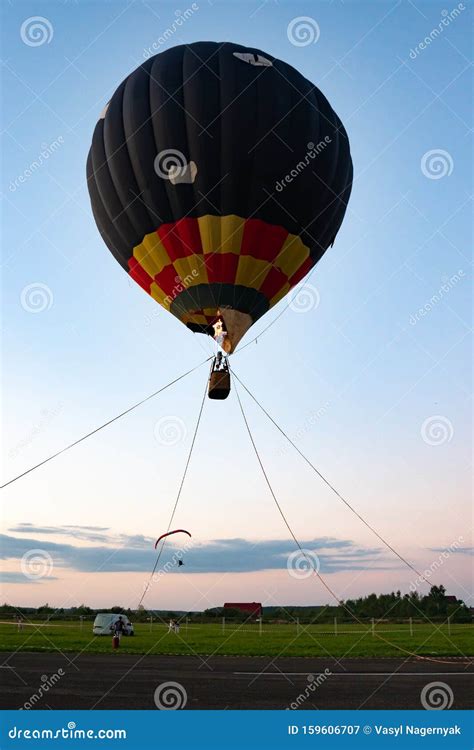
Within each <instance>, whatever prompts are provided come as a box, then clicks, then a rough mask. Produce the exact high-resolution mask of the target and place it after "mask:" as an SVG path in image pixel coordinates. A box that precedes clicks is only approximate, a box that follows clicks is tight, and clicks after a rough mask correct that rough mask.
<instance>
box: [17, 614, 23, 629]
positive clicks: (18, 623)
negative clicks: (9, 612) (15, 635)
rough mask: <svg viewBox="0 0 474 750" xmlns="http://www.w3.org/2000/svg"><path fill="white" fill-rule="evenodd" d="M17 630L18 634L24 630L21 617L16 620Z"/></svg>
mask: <svg viewBox="0 0 474 750" xmlns="http://www.w3.org/2000/svg"><path fill="white" fill-rule="evenodd" d="M16 629H17V630H18V632H20V631H21V630H23V618H21V617H20V616H19V615H18V617H17V618H16Z"/></svg>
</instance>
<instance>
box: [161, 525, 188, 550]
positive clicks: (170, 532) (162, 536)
mask: <svg viewBox="0 0 474 750" xmlns="http://www.w3.org/2000/svg"><path fill="white" fill-rule="evenodd" d="M172 534H187V535H188V536H191V534H190V533H189V531H186V529H175V530H174V531H167V532H166V534H162V535H161V536H159V537H158V539H157V540H156V542H155V549H156V548H157V547H158V544H159V542H161V540H162V539H166V537H167V536H171V535H172Z"/></svg>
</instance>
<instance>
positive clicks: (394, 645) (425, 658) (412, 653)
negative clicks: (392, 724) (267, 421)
mask: <svg viewBox="0 0 474 750" xmlns="http://www.w3.org/2000/svg"><path fill="white" fill-rule="evenodd" d="M232 374H233V375H234V377H235V378H236V379H237V380H238V382H239V383H240V384H241V385H242V386H243V388H245V390H246V391H247V393H249V395H250V396H251V395H252V394H251V393H250V391H248V390H247V388H246V387H245V386H244V384H243V383H242V381H241V380H239V379H238V378H237V376H236V375H235V373H234V372H232ZM235 393H236V395H237V401H238V403H239V407H240V411H241V413H242V417H243V420H244V423H245V427H246V428H247V432H248V435H249V437H250V442H251V443H252V447H253V449H254V452H255V455H256V457H257V460H258V463H259V465H260V468H261V470H262V474H263V476H264V478H265V482H266V484H267V486H268V489H269V490H270V493H271V496H272V498H273V500H274V501H275V505H276V506H277V508H278V511H279V513H280V515H281V517H282V518H283V521H284V522H285V525H286V527H287V529H288V531H289V532H290V534H291V537H292V539H293V541H294V542H295V544H296V546H297V547H298V549H299V551H300V552H301V554H302V556H303V557H304V558H305V560H306V561H307V563H308V565H309V567H310V568H311V569H312V570H313V573H314V574H315V576H316V577H317V578H318V579H319V580H320V581H321V583H322V584H323V586H324V588H325V589H326V590H327V591H328V592H329V593H330V594H331V596H332V597H333V598H334V599H335V600H336V602H337V603H338V605H339V606H340V607H342V608H343V609H344V610H345V611H346V612H347V613H348V614H349V615H350V616H351V617H352V618H353V619H354V620H355V621H356V622H357V623H358V624H359V625H364V622H363V621H362V620H361V619H360V618H359V617H358V616H357V615H356V614H355V613H354V612H352V610H351V609H350V607H348V606H347V604H346V603H345V602H344V601H343V600H341V599H339V597H338V596H337V594H336V593H335V592H334V591H333V590H332V588H331V587H330V586H329V584H328V583H326V581H325V580H324V578H323V577H322V575H321V574H320V572H319V570H318V569H317V567H316V566H315V564H314V562H313V561H312V559H311V558H310V557H309V555H308V554H307V553H306V551H305V550H304V549H303V547H302V546H301V544H300V542H299V541H298V539H297V537H296V535H295V533H294V532H293V529H292V528H291V526H290V524H289V522H288V520H287V518H286V516H285V514H284V512H283V509H282V507H281V505H280V503H279V502H278V500H277V497H276V495H275V492H274V490H273V487H272V485H271V483H270V480H269V478H268V475H267V472H266V470H265V467H264V465H263V462H262V459H261V458H260V454H259V451H258V448H257V445H256V443H255V440H254V438H253V435H252V432H251V429H250V425H249V423H248V420H247V417H246V415H245V411H244V407H243V405H242V401H241V400H240V396H239V391H238V388H237V386H235ZM252 398H253V396H252ZM254 400H256V399H254ZM257 403H258V402H257ZM272 421H273V420H272ZM372 632H373V635H374V636H375V637H376V638H378V639H379V640H381V641H383V642H384V643H386V644H388V645H389V646H391V647H392V648H395V649H398V650H399V651H401V652H402V653H404V654H407V656H409V657H414V658H416V659H422V660H423V661H432V662H437V663H440V664H451V663H452V662H450V661H447V660H443V659H437V658H433V657H430V656H420V655H419V654H417V653H416V652H415V651H410V650H409V649H406V648H404V647H403V646H400V645H398V644H397V643H392V641H389V640H388V638H384V636H382V635H380V633H377V632H375V631H372ZM463 656H465V655H464V654H463ZM465 658H466V659H467V662H466V663H468V664H471V663H472V662H471V661H470V660H469V658H468V657H465Z"/></svg>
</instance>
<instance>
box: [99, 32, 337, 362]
mask: <svg viewBox="0 0 474 750" xmlns="http://www.w3.org/2000/svg"><path fill="white" fill-rule="evenodd" d="M87 178H88V186H89V193H90V198H91V203H92V210H93V213H94V217H95V221H96V223H97V227H98V229H99V231H100V233H101V235H102V237H103V239H104V241H105V243H106V245H107V247H108V248H109V250H110V251H111V253H112V254H113V255H114V257H115V258H116V259H117V260H118V261H119V263H120V264H121V265H122V266H123V268H124V269H125V270H126V271H127V273H128V274H130V276H131V277H132V278H133V279H134V280H135V281H136V282H137V283H138V284H140V286H142V287H143V289H145V291H146V292H148V294H150V295H151V296H152V297H153V298H154V299H155V300H156V301H157V302H158V303H159V304H160V305H162V306H163V307H164V308H165V309H166V310H168V311H169V312H171V313H172V314H173V315H175V316H176V317H177V318H178V319H179V320H180V321H181V322H183V323H184V324H185V325H187V326H188V328H190V329H191V330H193V331H199V332H203V333H208V334H210V335H211V336H213V337H215V338H216V339H217V340H218V341H219V343H220V344H221V346H222V347H223V348H224V350H225V351H227V352H232V351H234V350H235V347H236V346H237V344H238V343H239V341H240V339H241V338H242V336H243V335H244V334H245V333H246V331H247V330H248V329H249V328H250V326H251V325H252V324H253V323H255V321H257V320H258V319H259V318H260V317H261V316H262V315H264V314H265V313H266V312H267V311H268V310H269V309H270V308H271V307H272V306H273V305H275V304H276V303H277V302H278V301H279V300H280V299H281V298H282V297H283V296H284V295H285V294H287V293H288V292H289V291H290V289H291V288H292V287H293V286H295V284H297V283H298V282H299V281H300V280H301V279H303V278H304V276H306V274H307V273H308V272H309V271H310V269H311V268H312V267H313V266H314V264H315V263H317V261H318V260H319V258H320V257H321V256H322V255H323V253H324V252H325V250H326V249H327V248H328V247H329V246H330V245H331V244H332V243H333V241H334V238H335V237H336V234H337V232H338V230H339V227H340V226H341V223H342V220H343V218H344V213H345V211H346V207H347V202H348V200H349V196H350V192H351V184H352V161H351V156H350V149H349V141H348V138H347V134H346V132H345V130H344V127H343V125H342V123H341V121H340V119H339V118H338V116H337V115H336V113H335V112H334V110H333V109H332V108H331V105H330V104H329V102H328V101H327V99H326V98H325V97H324V96H323V94H322V93H321V91H319V89H318V88H316V86H314V84H312V83H310V82H309V81H308V80H307V79H306V78H304V77H303V76H302V75H301V74H300V73H298V71H296V70H295V69H294V68H292V67H291V66H290V65H287V64H286V63H284V62H282V61H281V60H278V59H276V58H274V57H273V56H272V55H270V54H267V53H266V52H262V51H261V50H257V49H249V48H247V47H242V46H240V45H238V44H231V43H227V42H226V43H216V42H196V43H193V44H187V45H183V46H179V47H174V48H173V49H170V50H167V51H166V52H163V53H161V54H159V55H156V56H155V57H152V58H150V59H148V60H147V61H146V62H144V63H143V64H142V65H141V66H140V67H139V68H137V70H135V71H134V72H133V73H131V74H130V75H129V76H128V77H127V78H126V79H125V80H124V81H123V83H121V84H120V86H119V87H118V88H117V90H116V91H115V93H114V95H113V96H112V99H111V100H110V102H109V103H108V105H107V106H106V107H105V109H104V111H103V112H102V114H101V116H100V119H99V121H98V123H97V125H96V128H95V131H94V134H93V138H92V145H91V149H90V152H89V157H88V161H87Z"/></svg>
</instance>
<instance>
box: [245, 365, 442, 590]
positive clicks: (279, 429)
mask: <svg viewBox="0 0 474 750" xmlns="http://www.w3.org/2000/svg"><path fill="white" fill-rule="evenodd" d="M232 374H233V376H234V378H235V379H236V380H237V381H238V382H239V383H240V385H241V386H242V388H244V389H245V390H246V391H247V393H248V395H249V396H250V397H251V398H252V399H253V400H254V401H255V403H256V404H257V406H259V407H260V409H261V410H262V411H263V413H264V414H265V416H266V417H268V419H269V420H270V422H272V424H273V425H274V426H275V427H276V428H277V430H278V431H279V432H281V434H282V435H283V437H285V438H286V440H287V441H288V442H289V443H290V445H292V446H293V448H294V449H295V450H296V451H297V453H299V455H300V456H301V458H302V459H303V460H304V461H306V463H307V464H308V466H310V467H311V469H313V471H314V472H316V474H317V475H318V476H319V477H320V478H321V479H322V480H323V482H324V483H325V484H326V485H327V486H328V487H329V488H330V489H331V490H332V491H333V492H334V494H335V495H336V496H337V497H338V498H339V499H340V500H342V502H343V503H344V505H346V506H347V507H348V508H349V510H351V511H352V513H354V515H356V516H357V518H359V519H360V520H361V521H362V523H363V524H364V525H365V526H366V527H367V528H368V529H370V531H371V532H372V533H373V534H375V536H376V537H377V538H378V539H379V540H380V541H381V542H382V543H383V544H384V545H385V546H386V547H387V548H388V549H389V550H390V551H391V552H393V554H394V555H395V556H396V557H398V559H399V560H400V561H401V562H402V563H404V564H405V565H406V566H407V567H408V568H410V570H412V571H413V572H414V573H416V574H417V576H418V577H419V578H420V579H421V580H423V581H424V582H425V583H427V584H428V585H430V584H429V582H428V581H427V579H426V578H425V576H424V575H423V574H422V573H420V571H419V570H417V569H416V568H415V566H414V565H412V563H410V562H409V560H407V559H406V558H405V557H403V555H401V554H400V553H399V552H397V550H396V549H395V548H394V547H392V545H391V544H390V543H389V542H387V540H386V539H385V538H384V537H383V536H382V535H381V534H379V532H378V531H377V530H376V529H374V527H373V526H371V524H370V523H369V522H368V521H366V520H365V518H363V516H361V514H360V513H359V512H358V511H357V510H356V509H355V508H354V507H353V506H352V505H351V504H350V503H349V501H348V500H346V498H345V497H343V495H341V493H340V492H338V490H337V489H336V488H335V487H334V485H332V484H331V483H330V482H329V480H327V479H326V477H325V476H324V475H323V474H321V472H320V471H319V469H317V468H316V466H315V465H314V464H313V463H311V461H310V460H309V458H307V457H306V456H305V455H304V453H302V452H301V451H300V449H299V448H298V446H297V445H296V444H295V443H294V442H293V440H292V439H291V438H290V437H289V436H288V435H287V434H286V432H285V431H284V430H283V429H282V428H281V427H280V426H279V425H278V424H277V423H276V422H275V420H274V419H273V417H271V416H270V414H269V413H268V412H267V410H266V409H265V408H264V407H263V406H262V404H261V403H260V402H259V401H258V400H257V399H256V397H255V396H254V395H253V393H251V392H250V391H249V389H248V388H247V386H246V385H245V384H244V383H243V382H242V381H241V379H240V378H239V377H238V376H237V375H236V373H235V371H234V370H233V371H232Z"/></svg>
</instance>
